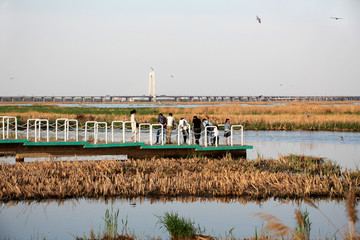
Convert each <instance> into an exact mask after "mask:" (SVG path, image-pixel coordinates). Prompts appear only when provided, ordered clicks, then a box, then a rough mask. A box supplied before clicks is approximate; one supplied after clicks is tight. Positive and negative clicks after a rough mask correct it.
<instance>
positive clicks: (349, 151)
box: [0, 131, 360, 239]
mask: <svg viewBox="0 0 360 240" xmlns="http://www.w3.org/2000/svg"><path fill="white" fill-rule="evenodd" d="M234 137H235V140H236V141H239V136H238V135H235V136H234ZM340 137H342V138H340ZM244 139H245V144H247V145H253V146H254V149H252V150H248V156H247V158H248V159H256V158H257V157H258V155H260V156H263V157H264V158H277V157H278V156H279V155H286V154H290V153H294V154H305V155H312V156H318V157H323V158H325V159H329V160H333V161H336V162H337V163H338V164H340V165H341V167H342V168H348V169H356V168H357V167H360V157H359V156H360V133H338V132H305V131H297V132H292V131H246V132H245V137H244ZM221 141H224V140H223V139H222V140H221ZM133 203H136V204H135V205H133ZM316 204H317V205H318V206H319V208H320V209H321V210H322V212H324V213H326V216H327V217H328V218H330V219H331V220H332V221H333V222H334V223H335V225H336V226H337V227H338V228H340V227H341V226H345V225H346V224H347V218H346V213H345V203H344V202H342V201H340V202H338V201H334V200H332V201H327V200H321V201H317V202H316ZM113 206H114V209H119V211H120V216H119V221H120V222H121V219H122V220H125V219H127V221H128V228H129V229H131V230H134V231H135V232H136V234H137V236H142V238H145V239H147V237H148V236H149V237H157V236H161V237H162V238H163V239H169V236H168V234H167V233H166V232H163V231H162V230H161V229H159V226H156V222H157V220H158V219H157V217H156V215H158V216H162V215H163V214H164V212H165V211H173V212H178V213H179V214H180V216H184V217H188V218H191V219H192V220H193V221H195V222H196V223H197V224H200V226H201V227H204V228H205V229H206V231H207V234H210V235H213V236H218V235H221V236H223V237H224V236H225V235H226V233H228V232H229V230H230V229H232V228H234V230H233V234H234V235H235V236H236V237H239V238H244V237H250V236H253V235H254V231H255V229H258V230H259V229H261V227H262V222H261V220H260V219H259V218H258V217H255V216H253V215H252V213H254V212H264V213H269V214H272V215H274V216H276V217H278V218H280V219H281V220H282V221H283V222H285V223H286V224H287V225H288V226H290V227H295V220H294V216H295V215H294V210H295V209H298V208H299V206H298V205H297V204H296V203H295V202H287V203H284V202H280V201H277V200H274V199H271V200H268V201H266V202H263V203H256V202H246V203H245V202H239V201H236V200H232V201H231V202H228V203H224V202H221V201H210V200H206V201H201V200H200V199H198V200H197V201H195V202H183V201H175V200H174V201H172V202H171V201H167V202H162V201H154V200H152V199H145V200H142V202H141V203H140V199H136V200H135V201H128V200H122V199H118V200H115V201H114V205H113ZM110 207H111V204H110V203H109V202H108V203H106V202H104V201H102V200H88V199H80V200H66V201H63V202H61V204H60V203H58V202H56V201H49V202H11V203H2V204H1V207H0V209H1V210H0V239H4V238H6V239H7V238H9V239H42V238H43V237H45V238H46V239H74V238H75V237H74V236H84V233H85V234H86V235H87V236H89V232H90V230H91V229H93V230H94V231H95V232H96V233H97V232H99V231H101V230H102V229H103V227H104V220H103V217H104V214H105V211H106V209H110ZM301 208H302V209H307V210H308V211H309V212H310V215H309V216H310V220H311V222H312V225H311V237H313V238H315V237H319V236H324V235H323V234H325V235H327V236H332V234H334V232H335V231H336V230H335V229H334V228H333V227H332V226H331V225H330V223H329V222H328V220H327V219H326V218H325V217H324V216H323V215H322V214H321V213H320V212H319V211H318V210H317V209H314V208H311V207H309V206H307V205H305V204H301ZM359 208H360V207H359V206H358V207H357V209H358V211H360V209H359ZM121 227H122V226H121V224H120V227H119V231H120V230H121ZM99 228H101V229H100V230H99ZM356 229H360V225H359V223H358V224H357V225H356Z"/></svg>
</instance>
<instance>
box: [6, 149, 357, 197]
mask: <svg viewBox="0 0 360 240" xmlns="http://www.w3.org/2000/svg"><path fill="white" fill-rule="evenodd" d="M0 179H1V182H0V189H1V192H0V200H3V201H7V200H25V199H48V198H52V199H64V198H76V197H95V198H98V197H115V196H127V197H134V196H149V197H150V196H169V197H175V196H205V197H220V196H229V197H239V196H249V197H251V198H253V199H262V198H267V197H279V198H286V197H292V198H303V197H340V198H342V197H344V196H345V194H346V193H347V191H348V189H349V188H351V187H357V186H359V185H360V173H359V171H356V172H348V171H344V172H341V171H340V169H339V167H337V166H335V165H333V164H331V163H323V162H322V161H321V160H320V159H317V158H310V157H305V156H295V155H289V156H285V157H281V158H280V159H278V160H263V159H257V160H256V161H247V160H243V159H240V160H235V159H232V158H231V157H225V158H223V159H221V160H217V159H208V158H191V159H155V158H154V159H151V160H149V159H148V160H128V161H126V162H124V163H123V162H120V161H84V162H77V161H73V162H62V161H49V162H34V163H16V164H14V165H10V164H2V165H1V166H0ZM355 194H356V196H359V195H360V190H359V188H356V193H355Z"/></svg>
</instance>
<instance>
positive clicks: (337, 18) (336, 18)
mask: <svg viewBox="0 0 360 240" xmlns="http://www.w3.org/2000/svg"><path fill="white" fill-rule="evenodd" d="M330 18H331V19H335V20H339V19H343V18H340V17H330Z"/></svg>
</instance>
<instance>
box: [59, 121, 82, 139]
mask: <svg viewBox="0 0 360 240" xmlns="http://www.w3.org/2000/svg"><path fill="white" fill-rule="evenodd" d="M60 121H63V122H64V142H66V141H67V140H69V139H70V134H69V133H70V123H71V122H74V123H75V141H76V142H77V141H79V123H78V120H76V119H67V118H58V119H56V122H55V140H58V131H59V122H60Z"/></svg>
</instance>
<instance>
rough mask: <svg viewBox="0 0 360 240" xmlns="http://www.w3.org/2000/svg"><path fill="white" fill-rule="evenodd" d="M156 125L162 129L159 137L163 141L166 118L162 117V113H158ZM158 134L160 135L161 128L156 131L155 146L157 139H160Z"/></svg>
mask: <svg viewBox="0 0 360 240" xmlns="http://www.w3.org/2000/svg"><path fill="white" fill-rule="evenodd" d="M157 122H158V124H161V125H162V126H163V127H162V128H163V135H162V136H161V137H162V139H163V140H164V136H165V134H166V124H167V120H166V117H164V115H163V114H162V113H159V116H158V119H157ZM160 133H161V127H160V128H159V130H158V131H157V134H156V142H155V144H158V143H159V137H160Z"/></svg>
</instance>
